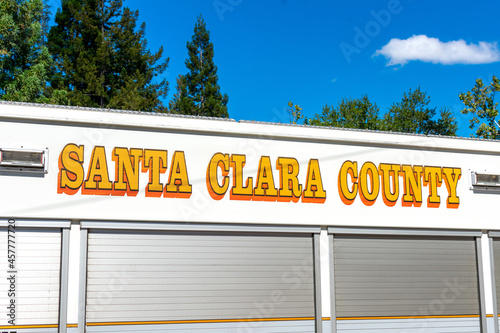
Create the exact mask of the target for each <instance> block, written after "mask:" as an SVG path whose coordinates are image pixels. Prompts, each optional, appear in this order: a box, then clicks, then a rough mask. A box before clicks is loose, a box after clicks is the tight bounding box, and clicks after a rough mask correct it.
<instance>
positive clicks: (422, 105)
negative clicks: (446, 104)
mask: <svg viewBox="0 0 500 333" xmlns="http://www.w3.org/2000/svg"><path fill="white" fill-rule="evenodd" d="M429 103H430V97H428V96H427V94H426V93H425V92H423V91H421V90H420V87H418V88H417V89H415V90H413V91H412V90H411V89H410V90H409V91H408V93H406V92H405V93H404V94H403V97H402V99H401V102H398V103H394V104H393V105H392V106H391V107H390V109H389V111H388V112H387V113H386V114H385V115H384V117H383V120H384V121H383V125H382V127H381V129H383V130H386V131H394V132H403V133H417V134H434V135H456V131H457V123H456V121H455V118H454V117H453V116H452V113H451V112H450V111H449V110H448V109H446V108H442V109H441V110H440V118H438V119H435V117H436V108H430V107H429V106H428V105H429Z"/></svg>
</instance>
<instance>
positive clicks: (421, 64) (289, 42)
mask: <svg viewBox="0 0 500 333" xmlns="http://www.w3.org/2000/svg"><path fill="white" fill-rule="evenodd" d="M49 4H51V5H52V11H53V13H55V10H56V8H57V7H59V4H60V1H59V0H50V1H49ZM124 5H125V6H128V7H130V8H131V9H138V10H139V21H140V22H145V23H146V34H147V40H148V46H149V48H150V50H152V51H156V50H157V49H158V48H159V47H160V46H161V45H163V47H164V54H165V56H168V57H170V66H169V68H168V70H167V71H166V72H165V77H166V78H167V80H168V81H169V82H170V94H169V98H168V99H170V98H171V97H172V95H173V93H174V92H175V82H176V77H177V76H178V75H179V74H185V73H186V72H187V69H186V68H185V66H184V61H185V59H186V57H187V49H186V42H187V41H188V40H190V39H191V36H192V34H193V28H194V24H195V22H196V17H197V16H198V15H199V14H200V13H201V14H203V16H204V18H205V21H206V23H207V27H208V29H209V30H210V32H211V40H212V42H213V43H214V49H215V63H216V65H217V66H218V73H219V84H220V86H221V91H222V92H224V93H227V94H228V95H229V104H228V107H229V116H230V117H231V118H233V119H236V120H241V119H246V120H258V121H274V122H279V121H281V122H288V121H289V119H288V118H287V117H285V116H284V114H283V110H284V108H285V107H286V104H287V102H288V101H289V100H291V101H293V102H294V103H296V104H299V105H300V106H301V107H302V108H303V113H304V115H305V116H307V117H309V118H312V117H313V116H314V114H316V113H320V112H321V108H322V107H323V106H324V105H325V104H329V105H330V104H333V105H337V103H338V102H339V101H340V100H341V99H342V98H344V97H355V98H357V97H361V96H362V95H363V94H367V95H368V97H369V98H370V100H371V101H372V102H375V103H377V105H378V106H379V107H380V112H381V113H385V112H386V111H387V108H388V107H390V105H391V104H392V103H394V102H397V101H399V100H400V99H401V96H402V94H403V92H407V91H408V90H409V89H410V88H416V87H418V86H420V87H421V89H422V90H423V91H426V92H427V93H428V95H429V96H430V97H431V106H436V107H438V109H439V108H440V107H442V106H446V107H448V108H450V109H451V110H452V111H453V112H454V114H455V116H456V117H457V121H458V123H459V129H460V130H459V135H462V136H469V135H470V133H471V131H470V130H469V129H468V118H467V117H465V116H463V115H461V114H460V110H461V109H462V108H463V106H462V104H461V102H460V100H459V98H458V95H459V93H460V92H466V91H468V90H470V89H471V88H472V87H473V86H474V83H475V80H476V79H477V78H482V79H483V80H486V81H487V82H488V83H489V82H490V81H491V78H492V76H493V75H496V76H499V75H500V62H499V60H500V52H499V47H498V46H497V45H496V43H497V42H499V41H500V33H499V32H498V29H497V28H496V27H497V22H498V19H499V14H498V13H500V2H498V1H493V0H488V1H449V0H440V1H429V0H380V1H379V0H352V1H333V0H329V1H327V0H321V1H314V0H310V1H306V0H267V1H260V0H259V1H258V0H175V1H174V0H161V1H156V0H125V1H124ZM413 36H416V37H413ZM417 36H418V37H417ZM397 39H399V41H398V40H397ZM454 41H455V42H454ZM450 42H452V43H450ZM167 102H168V101H167Z"/></svg>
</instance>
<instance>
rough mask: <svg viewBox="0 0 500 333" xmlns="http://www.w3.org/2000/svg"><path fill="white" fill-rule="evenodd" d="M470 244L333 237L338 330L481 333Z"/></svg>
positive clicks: (453, 240)
mask: <svg viewBox="0 0 500 333" xmlns="http://www.w3.org/2000/svg"><path fill="white" fill-rule="evenodd" d="M475 244H476V243H475V239H474V238H473V237H470V238H441V237H439V238H437V237H408V236H406V237H405V236H362V235H335V236H334V246H333V251H334V263H335V264H334V265H335V266H334V272H335V273H334V286H335V290H334V293H335V315H336V318H337V331H338V332H344V331H345V332H348V331H359V330H361V329H363V332H383V331H384V332H385V331H386V330H390V329H396V330H404V331H405V332H422V329H424V331H425V332H444V331H446V332H480V320H479V313H480V306H479V292H478V273H477V257H476V245H475Z"/></svg>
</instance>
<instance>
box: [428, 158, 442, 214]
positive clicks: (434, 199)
mask: <svg viewBox="0 0 500 333" xmlns="http://www.w3.org/2000/svg"><path fill="white" fill-rule="evenodd" d="M442 181H443V174H442V171H441V168H439V167H428V166H426V167H424V186H428V187H429V196H428V197H427V207H435V208H437V207H439V205H440V204H441V199H440V198H439V195H438V194H437V188H438V187H441V183H442Z"/></svg>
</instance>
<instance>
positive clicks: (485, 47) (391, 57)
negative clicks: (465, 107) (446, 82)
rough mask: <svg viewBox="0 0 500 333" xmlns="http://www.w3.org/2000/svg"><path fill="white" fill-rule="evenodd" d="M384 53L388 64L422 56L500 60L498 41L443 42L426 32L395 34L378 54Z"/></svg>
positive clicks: (447, 61)
mask: <svg viewBox="0 0 500 333" xmlns="http://www.w3.org/2000/svg"><path fill="white" fill-rule="evenodd" d="M378 55H383V56H385V57H386V58H387V59H388V62H387V66H393V65H401V66H402V65H405V64H407V63H408V62H409V61H412V60H419V61H423V62H432V63H434V64H443V65H454V64H489V63H492V62H496V61H500V51H499V50H498V46H497V43H496V42H495V43H487V42H479V44H467V43H466V42H465V41H464V40H463V39H460V40H454V41H450V42H442V41H440V40H439V39H437V38H431V37H427V36H426V35H418V36H412V37H410V38H408V39H398V38H393V39H391V40H390V41H389V43H387V44H386V45H384V46H383V47H382V48H381V49H380V50H377V52H375V54H374V56H378Z"/></svg>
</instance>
